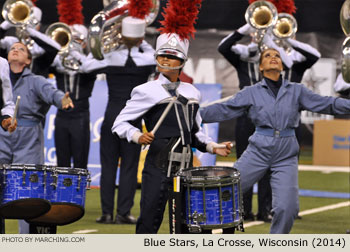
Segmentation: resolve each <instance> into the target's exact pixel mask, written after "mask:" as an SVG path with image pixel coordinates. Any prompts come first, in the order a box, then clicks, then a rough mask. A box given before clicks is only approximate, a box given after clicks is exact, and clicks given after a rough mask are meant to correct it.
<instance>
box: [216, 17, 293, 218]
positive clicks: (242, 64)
mask: <svg viewBox="0 0 350 252" xmlns="http://www.w3.org/2000/svg"><path fill="white" fill-rule="evenodd" d="M254 32H255V29H254V28H253V27H252V26H250V25H249V24H245V25H243V26H242V27H240V28H239V29H237V30H236V31H234V32H233V33H231V34H230V35H228V36H227V37H225V38H224V39H223V40H222V41H221V42H220V44H219V46H218V51H219V52H220V53H221V54H222V55H223V56H224V57H225V59H227V61H228V62H230V63H231V65H232V66H233V67H235V69H236V70H237V75H238V79H239V88H240V89H243V88H244V87H245V86H251V85H254V84H255V83H257V82H258V81H260V80H261V74H260V72H259V55H260V46H262V45H264V46H267V47H272V48H275V49H277V50H278V51H279V52H280V53H281V56H282V62H283V64H284V65H285V66H287V67H288V68H290V67H291V66H292V61H291V59H290V58H289V57H288V55H287V54H286V53H285V52H284V49H282V48H280V47H279V46H277V45H276V44H275V43H274V42H273V40H272V38H271V36H270V35H269V33H268V32H267V33H266V34H265V36H264V37H263V38H257V37H256V36H255V35H254V34H255V33H254ZM245 36H250V37H251V38H252V41H251V42H250V43H249V44H248V45H243V44H237V42H239V41H240V40H242V39H243V38H244V37H245ZM259 40H261V41H259ZM254 130H255V126H254V124H253V123H252V122H251V121H250V119H249V118H248V116H247V115H246V114H243V115H242V116H240V117H238V118H237V120H236V128H235V136H236V156H237V159H238V158H240V156H241V155H242V153H243V152H244V150H245V149H246V148H247V146H248V138H249V137H250V136H251V135H252V134H253V133H254ZM269 178H270V175H269V173H268V172H267V173H266V174H265V176H264V177H262V179H261V180H260V181H259V182H258V213H257V219H258V220H262V221H265V222H271V215H270V210H271V187H270V179H269ZM252 197H253V188H251V189H249V190H248V191H247V192H246V193H244V194H243V208H244V219H245V220H254V214H253V213H252Z"/></svg>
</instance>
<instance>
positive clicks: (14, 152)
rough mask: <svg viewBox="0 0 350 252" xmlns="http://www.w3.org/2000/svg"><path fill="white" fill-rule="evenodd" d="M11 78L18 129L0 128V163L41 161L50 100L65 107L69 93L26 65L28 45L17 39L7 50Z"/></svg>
mask: <svg viewBox="0 0 350 252" xmlns="http://www.w3.org/2000/svg"><path fill="white" fill-rule="evenodd" d="M8 62H9V65H10V75H9V76H10V80H11V83H12V92H13V96H14V99H15V98H16V97H17V96H20V97H21V102H20V103H19V108H18V114H17V121H18V127H17V130H16V131H15V132H14V133H12V134H9V133H8V132H3V131H0V137H1V139H3V141H1V143H0V163H2V164H11V163H22V164H43V163H44V131H43V122H44V119H45V115H46V113H47V111H48V110H49V108H50V105H51V104H53V105H55V106H56V107H59V108H64V109H67V108H69V107H73V103H72V101H71V99H70V98H69V94H68V93H66V94H64V93H63V92H62V91H60V90H57V89H56V88H55V87H54V86H53V85H52V84H51V83H50V82H48V81H47V80H46V79H45V78H43V77H42V76H37V75H34V74H33V73H32V72H31V71H30V70H29V69H28V66H29V65H30V63H31V54H30V52H29V50H28V49H27V47H26V46H25V45H24V44H22V43H20V42H18V43H15V44H13V45H12V47H11V49H10V52H9V54H8ZM28 229H29V225H27V224H26V225H20V233H28V232H29V230H28Z"/></svg>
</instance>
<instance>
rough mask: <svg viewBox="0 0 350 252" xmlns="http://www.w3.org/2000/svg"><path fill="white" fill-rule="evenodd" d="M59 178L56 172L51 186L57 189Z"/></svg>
mask: <svg viewBox="0 0 350 252" xmlns="http://www.w3.org/2000/svg"><path fill="white" fill-rule="evenodd" d="M57 177H58V175H57V173H56V172H54V173H53V174H52V178H53V182H52V183H51V184H50V185H51V186H53V187H54V188H56V187H57Z"/></svg>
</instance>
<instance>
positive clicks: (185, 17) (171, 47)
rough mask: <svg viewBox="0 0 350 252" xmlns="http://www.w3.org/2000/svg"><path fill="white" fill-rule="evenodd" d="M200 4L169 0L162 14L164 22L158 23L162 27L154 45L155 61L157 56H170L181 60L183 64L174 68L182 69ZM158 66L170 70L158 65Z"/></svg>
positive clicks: (199, 1)
mask: <svg viewBox="0 0 350 252" xmlns="http://www.w3.org/2000/svg"><path fill="white" fill-rule="evenodd" d="M201 2H202V0H183V1H179V0H169V2H168V3H167V6H166V8H165V9H164V12H163V13H162V15H163V17H164V20H163V21H161V22H160V23H161V24H162V25H163V27H161V28H160V29H159V30H160V32H161V35H159V37H158V39H157V43H156V53H155V57H156V59H157V56H159V55H172V56H175V57H177V58H179V59H180V60H183V64H182V65H181V66H179V67H176V68H178V69H179V68H182V67H183V65H184V63H185V61H186V60H187V53H188V47H189V38H190V36H191V37H192V38H194V33H195V31H196V30H195V28H194V24H195V20H196V19H197V15H198V13H199V8H200V7H201ZM157 64H158V61H157ZM158 66H159V67H162V68H170V67H164V66H160V65H159V64H158ZM172 69H173V68H172Z"/></svg>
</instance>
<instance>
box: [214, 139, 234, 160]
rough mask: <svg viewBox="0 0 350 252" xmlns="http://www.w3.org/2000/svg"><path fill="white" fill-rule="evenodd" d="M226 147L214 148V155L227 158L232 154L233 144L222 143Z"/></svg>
mask: <svg viewBox="0 0 350 252" xmlns="http://www.w3.org/2000/svg"><path fill="white" fill-rule="evenodd" d="M221 144H223V145H225V146H226V147H225V148H213V153H214V154H217V155H219V156H223V157H227V156H228V155H229V154H230V153H231V148H232V143H231V142H223V143H221Z"/></svg>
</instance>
